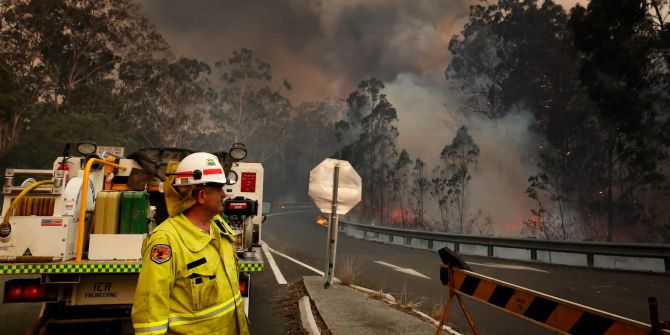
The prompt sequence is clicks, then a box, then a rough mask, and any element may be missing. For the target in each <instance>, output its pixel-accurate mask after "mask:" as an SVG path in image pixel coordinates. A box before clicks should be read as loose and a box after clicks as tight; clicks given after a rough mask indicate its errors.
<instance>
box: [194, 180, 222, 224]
mask: <svg viewBox="0 0 670 335" xmlns="http://www.w3.org/2000/svg"><path fill="white" fill-rule="evenodd" d="M223 186H224V185H223V184H215V183H209V184H204V185H203V186H201V188H202V190H201V191H199V192H198V197H199V198H200V199H198V201H199V202H202V206H203V207H205V208H207V209H209V210H210V211H211V212H212V216H214V215H216V214H220V213H222V212H223V199H224V198H225V196H226V193H225V192H224V191H223Z"/></svg>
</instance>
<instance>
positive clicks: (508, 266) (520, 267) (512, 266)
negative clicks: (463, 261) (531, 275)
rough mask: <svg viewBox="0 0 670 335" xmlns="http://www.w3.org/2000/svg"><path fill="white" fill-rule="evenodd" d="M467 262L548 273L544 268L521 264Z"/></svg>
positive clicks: (491, 266)
mask: <svg viewBox="0 0 670 335" xmlns="http://www.w3.org/2000/svg"><path fill="white" fill-rule="evenodd" d="M467 263H468V264H472V265H479V266H486V267H490V268H500V269H510V270H526V271H536V272H544V273H549V271H544V270H540V269H536V268H531V267H530V266H523V265H512V264H495V263H475V262H467Z"/></svg>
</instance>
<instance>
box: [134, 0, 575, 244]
mask: <svg viewBox="0 0 670 335" xmlns="http://www.w3.org/2000/svg"><path fill="white" fill-rule="evenodd" d="M557 2H558V3H560V4H561V5H563V7H564V8H570V7H572V6H573V5H574V4H575V3H577V2H578V1H576V0H562V1H557ZM475 3H479V1H477V0H283V1H276V0H245V1H203V0H191V1H182V0H148V1H142V2H141V4H142V10H143V12H144V15H145V16H146V17H147V18H148V19H149V20H150V21H151V22H152V23H153V24H155V25H156V27H157V29H158V31H159V32H160V33H161V34H162V35H163V36H164V38H165V39H166V40H167V42H168V43H169V44H170V46H171V47H172V49H173V51H174V53H175V54H176V55H177V56H184V57H195V58H198V59H201V60H204V61H206V62H208V63H210V64H213V63H214V62H216V61H218V60H226V59H227V58H228V57H229V55H230V54H231V52H232V51H233V50H238V49H241V48H248V49H251V50H252V51H254V53H255V54H256V55H257V56H258V57H259V58H260V59H262V60H264V61H266V62H268V63H270V65H271V66H272V73H273V75H274V79H275V82H276V85H277V86H279V85H280V83H281V81H282V79H287V80H288V81H289V82H290V83H291V84H292V87H293V88H292V90H291V91H290V92H287V95H288V97H289V98H290V99H291V100H292V102H293V104H294V105H298V104H300V103H301V102H305V101H319V100H323V99H326V98H330V97H340V98H345V97H346V96H347V95H348V94H349V93H350V92H352V91H353V90H354V89H355V87H356V84H357V83H358V82H359V81H360V80H362V79H365V78H369V77H371V76H374V77H377V78H379V79H381V80H382V81H384V83H385V84H386V90H385V93H386V94H387V95H388V97H389V100H390V101H391V103H392V104H393V105H394V107H396V109H397V111H398V118H399V125H398V128H399V130H400V136H399V138H398V147H399V148H405V149H407V150H408V151H409V152H410V154H412V155H413V157H419V158H421V159H422V160H424V161H425V162H427V163H428V166H429V167H432V166H434V165H435V164H437V163H438V160H439V153H440V151H441V150H442V148H443V147H444V146H445V145H446V144H448V143H450V141H451V139H452V138H453V136H454V134H455V132H456V130H457V129H458V128H459V127H460V126H461V125H466V126H468V127H469V128H470V129H471V135H472V136H473V138H474V139H475V141H476V142H479V143H480V146H481V150H482V153H481V157H482V159H481V160H482V162H480V164H479V167H478V169H477V171H476V172H475V174H476V176H479V177H480V178H478V179H479V180H478V181H477V182H474V183H473V184H474V185H473V189H474V191H473V200H472V202H473V203H476V204H477V206H480V207H481V208H483V209H485V210H486V211H487V212H488V213H490V214H491V215H492V216H494V217H495V220H494V221H495V222H496V231H497V232H500V233H507V232H513V231H517V230H518V229H519V223H518V221H519V219H518V218H519V217H520V216H521V215H519V213H528V211H529V206H530V205H531V204H530V203H529V202H528V199H527V198H526V197H525V195H524V194H523V191H524V190H525V188H526V186H527V178H528V176H529V175H530V174H531V173H532V172H533V166H534V163H533V158H532V153H533V147H534V146H535V145H537V142H538V141H540V140H541V139H537V138H534V137H533V135H532V134H530V133H528V131H527V124H528V122H530V116H528V115H524V114H523V113H521V114H519V115H517V116H514V117H512V118H510V119H504V120H499V121H498V122H496V123H495V124H492V123H491V121H489V120H483V119H478V118H476V117H472V116H463V115H460V114H459V113H457V108H458V106H457V104H455V103H454V102H453V99H452V98H451V97H450V94H449V92H448V89H447V87H446V81H445V78H444V70H445V69H446V67H447V64H448V62H449V59H450V54H449V51H448V43H449V40H450V39H451V37H452V36H453V35H454V34H458V33H459V32H460V31H461V29H462V27H463V25H464V24H465V22H466V21H467V17H468V11H469V6H470V5H471V4H475ZM474 179H477V178H474ZM492 187H493V188H494V189H495V190H496V192H495V194H501V193H502V194H504V193H511V194H515V196H511V197H510V196H507V197H505V196H498V197H496V196H492V195H491V193H494V192H491V188H492ZM494 213H495V215H494ZM524 215H525V214H524Z"/></svg>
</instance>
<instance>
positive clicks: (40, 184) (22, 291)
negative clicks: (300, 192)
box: [0, 142, 270, 334]
mask: <svg viewBox="0 0 670 335" xmlns="http://www.w3.org/2000/svg"><path fill="white" fill-rule="evenodd" d="M106 148H107V149H109V148H110V147H106ZM111 148H113V147H111ZM113 149H114V150H108V151H102V150H99V149H98V148H97V146H96V145H95V143H93V142H82V143H79V144H78V145H77V151H78V153H79V155H72V156H70V154H69V151H70V150H69V146H67V147H66V149H65V151H64V153H63V155H62V156H61V157H57V158H56V159H55V160H54V162H53V166H52V168H51V169H45V170H41V169H13V168H8V169H6V170H5V175H4V184H3V188H2V191H3V204H2V218H3V221H2V223H1V224H0V275H1V276H3V277H5V278H3V279H6V280H7V281H6V283H5V289H4V296H3V297H4V299H3V303H18V302H40V303H42V309H41V313H40V316H39V318H38V319H37V320H36V322H35V324H34V325H33V326H32V327H31V329H30V330H29V332H30V333H34V334H87V333H88V334H91V333H97V334H132V333H133V330H132V325H131V323H130V311H131V308H132V300H133V296H134V291H135V285H136V282H137V277H138V274H139V271H140V269H141V267H142V259H141V246H142V241H143V239H144V238H145V237H146V235H147V234H148V233H150V232H151V231H152V230H153V228H154V227H155V226H156V225H157V224H160V222H162V221H163V220H164V219H166V218H167V216H168V215H167V209H166V205H165V196H164V189H165V180H166V176H167V175H168V173H167V172H166V171H167V167H168V164H169V163H170V162H178V161H180V160H181V159H182V158H184V157H185V156H187V155H189V154H190V153H192V152H193V151H191V150H186V149H178V148H147V149H141V150H138V151H136V152H134V153H132V154H130V155H128V157H123V152H122V151H123V150H122V148H113ZM119 149H121V150H119ZM214 154H216V155H217V156H218V157H219V160H220V161H221V164H222V165H223V167H224V170H225V173H226V176H227V180H228V184H227V185H225V187H224V189H225V192H226V195H227V196H226V200H225V201H224V213H223V215H224V217H225V218H227V221H228V224H229V226H230V227H231V228H232V229H233V230H234V231H235V233H236V241H235V249H236V252H237V256H238V258H239V265H240V266H239V268H240V273H239V276H240V277H239V279H240V281H239V282H240V291H241V293H242V296H243V297H244V309H245V312H246V313H247V315H248V312H249V293H250V279H251V278H250V277H251V273H253V272H256V271H262V270H263V268H264V263H263V260H262V256H261V250H260V242H261V223H262V221H263V220H264V218H265V215H263V213H264V210H265V212H269V207H270V206H269V203H265V204H264V203H263V166H262V165H261V164H260V163H251V162H244V161H243V160H244V158H245V157H246V148H245V147H244V145H243V144H240V143H235V144H233V146H232V147H231V148H230V150H229V151H222V152H218V153H214ZM25 277H30V278H25Z"/></svg>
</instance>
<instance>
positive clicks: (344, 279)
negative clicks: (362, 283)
mask: <svg viewBox="0 0 670 335" xmlns="http://www.w3.org/2000/svg"><path fill="white" fill-rule="evenodd" d="M336 272H337V278H339V279H340V282H341V284H342V285H346V286H349V285H351V284H353V283H354V282H355V281H356V279H358V276H359V275H360V274H361V261H360V260H356V259H354V258H344V259H343V260H342V262H340V263H339V264H338V266H337V268H336Z"/></svg>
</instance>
